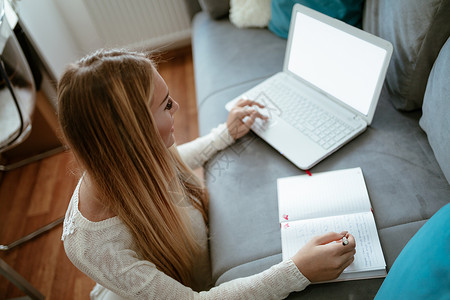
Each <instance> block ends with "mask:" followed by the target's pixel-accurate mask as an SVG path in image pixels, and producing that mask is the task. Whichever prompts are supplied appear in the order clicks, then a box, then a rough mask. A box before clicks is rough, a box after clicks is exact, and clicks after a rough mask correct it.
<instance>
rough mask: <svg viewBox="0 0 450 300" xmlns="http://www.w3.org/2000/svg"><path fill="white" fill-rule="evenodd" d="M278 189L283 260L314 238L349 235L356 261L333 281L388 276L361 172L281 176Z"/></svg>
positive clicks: (352, 170) (349, 171)
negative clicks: (351, 237)
mask: <svg viewBox="0 0 450 300" xmlns="http://www.w3.org/2000/svg"><path fill="white" fill-rule="evenodd" d="M277 186H278V211H279V220H280V224H281V245H282V251H283V260H284V259H288V258H291V257H292V256H293V255H294V254H295V253H296V252H297V251H298V250H299V249H300V248H301V247H302V246H303V245H304V244H306V243H307V242H308V241H309V240H310V239H311V238H312V237H314V236H317V235H322V234H325V233H327V232H330V231H334V232H338V233H339V232H342V231H348V232H349V233H350V234H352V235H353V236H354V237H355V240H356V255H355V260H354V262H353V263H352V264H351V265H350V266H349V267H347V268H346V269H345V270H344V272H343V273H342V274H341V276H339V278H338V279H337V280H335V281H340V280H351V279H363V278H371V277H384V276H385V275H386V263H385V260H384V256H383V251H382V249H381V244H380V240H379V238H378V232H377V227H376V225H375V219H374V216H373V213H372V209H371V204H370V200H369V195H368V193H367V189H366V185H365V182H364V177H363V174H362V170H361V169H360V168H354V169H346V170H339V171H330V172H323V173H316V174H313V175H312V176H308V175H300V176H293V177H285V178H279V179H278V181H277ZM343 247H345V246H343Z"/></svg>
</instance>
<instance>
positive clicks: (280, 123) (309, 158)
mask: <svg viewBox="0 0 450 300" xmlns="http://www.w3.org/2000/svg"><path fill="white" fill-rule="evenodd" d="M261 123H262V122H258V124H255V125H259V126H254V127H252V129H253V131H254V132H255V133H256V134H257V135H259V136H260V137H261V138H262V139H263V140H265V141H266V142H267V143H269V144H270V145H271V146H272V147H274V148H275V149H276V150H278V152H280V154H281V155H283V156H285V157H286V158H287V159H289V160H290V161H291V162H292V163H294V164H295V165H297V166H298V167H300V168H301V169H303V170H306V169H309V168H310V167H312V166H313V165H314V164H315V163H316V162H318V161H319V160H320V159H321V158H323V157H325V156H326V154H327V152H326V151H325V150H324V149H323V148H322V147H320V146H318V145H317V144H316V143H314V142H312V141H311V140H310V139H309V138H308V137H307V136H306V135H304V134H303V133H301V132H300V131H298V130H297V129H295V128H294V127H292V126H291V125H289V124H287V123H286V122H285V121H284V120H282V119H280V118H271V121H270V122H268V123H266V124H264V126H261V125H260V124H261ZM269 141H270V142H269Z"/></svg>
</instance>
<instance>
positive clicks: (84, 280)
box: [0, 47, 198, 300]
mask: <svg viewBox="0 0 450 300" xmlns="http://www.w3.org/2000/svg"><path fill="white" fill-rule="evenodd" d="M159 71H160V73H161V75H162V77H163V78H164V79H165V80H166V83H167V85H168V86H169V90H170V93H171V95H172V97H173V98H174V99H175V100H176V101H177V102H179V104H180V109H179V111H178V112H177V114H176V115H175V139H176V142H177V144H182V143H184V142H186V141H189V140H192V139H194V138H195V137H197V136H198V124H197V109H196V100H195V87H194V75H193V66H192V55H191V51H190V48H189V47H187V48H183V49H181V50H177V51H172V52H169V53H168V54H166V55H164V60H163V61H162V62H161V63H160V64H159ZM43 115H45V116H46V117H47V118H50V119H49V120H48V122H49V124H53V125H54V124H55V115H54V113H53V112H50V113H49V112H48V111H46V112H43ZM76 167H77V166H76V163H75V162H74V160H73V157H72V154H71V152H70V151H68V152H64V153H60V154H57V155H54V156H52V157H50V158H46V159H43V160H41V161H39V162H36V163H32V164H29V165H27V166H24V167H21V168H19V169H16V170H13V171H9V172H6V173H3V174H1V175H2V176H1V179H0V180H1V182H0V244H2V245H5V244H9V243H11V242H12V241H14V240H16V239H17V238H20V237H21V236H24V235H26V234H28V233H30V232H32V231H33V230H35V229H37V228H38V227H40V226H42V225H45V224H47V223H50V222H51V221H53V220H55V219H57V218H58V217H61V216H63V215H64V213H65V210H66V207H67V204H68V202H69V200H70V196H71V194H72V192H73V190H74V188H75V185H76V182H77V178H76V176H75V175H74V174H73V173H72V171H71V170H73V169H74V168H76ZM61 234H62V226H61V225H59V226H58V227H57V228H55V229H53V230H52V231H50V232H49V233H46V234H44V235H42V236H40V237H38V238H36V239H34V240H32V241H29V242H28V243H26V244H24V245H23V246H20V247H18V248H14V249H12V250H9V251H7V252H5V251H3V252H0V258H1V259H3V260H4V261H5V262H6V263H8V264H9V265H10V266H11V267H13V268H14V269H15V270H16V271H17V272H18V273H19V274H21V275H22V276H23V277H24V278H25V279H27V280H28V281H29V282H30V283H31V284H32V285H34V287H36V288H37V289H38V290H39V291H40V292H41V293H42V294H44V295H45V297H46V299H58V300H59V299H65V300H71V299H89V292H90V290H91V289H92V287H93V286H94V282H93V281H92V280H91V279H89V278H88V277H87V276H85V275H84V274H83V273H81V272H79V271H78V270H77V269H76V268H75V267H74V266H73V265H72V264H71V263H70V261H69V260H68V259H67V257H66V255H65V252H64V248H63V245H62V242H61ZM23 295H24V294H23V293H22V292H21V291H20V290H19V289H17V288H16V287H15V286H14V285H12V284H11V283H9V281H7V280H6V279H5V278H3V277H1V276H0V299H9V298H14V297H21V296H23Z"/></svg>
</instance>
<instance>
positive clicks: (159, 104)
mask: <svg viewBox="0 0 450 300" xmlns="http://www.w3.org/2000/svg"><path fill="white" fill-rule="evenodd" d="M154 72H155V77H154V83H155V88H154V92H153V99H152V100H151V102H150V111H151V112H152V114H153V118H154V120H155V122H156V127H157V128H158V131H159V134H160V135H161V138H162V139H163V141H164V144H165V145H166V147H167V148H169V147H170V146H172V145H173V143H174V142H175V138H174V136H173V132H174V128H173V122H174V119H173V116H174V114H175V113H176V112H177V110H178V108H179V105H178V103H177V102H175V101H174V100H173V99H172V98H171V97H170V95H169V88H168V87H167V84H166V83H165V81H164V79H163V78H162V77H161V75H159V73H158V72H157V71H156V70H154Z"/></svg>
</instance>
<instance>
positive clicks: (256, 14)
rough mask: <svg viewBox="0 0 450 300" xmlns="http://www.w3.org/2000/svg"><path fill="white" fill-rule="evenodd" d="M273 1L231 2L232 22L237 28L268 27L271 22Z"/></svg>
mask: <svg viewBox="0 0 450 300" xmlns="http://www.w3.org/2000/svg"><path fill="white" fill-rule="evenodd" d="M270 2H271V0H231V1H230V21H231V23H233V24H234V25H235V26H236V27H239V28H245V27H266V26H267V25H268V24H269V21H270V17H271V14H270Z"/></svg>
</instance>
